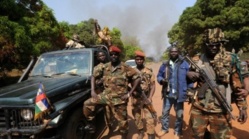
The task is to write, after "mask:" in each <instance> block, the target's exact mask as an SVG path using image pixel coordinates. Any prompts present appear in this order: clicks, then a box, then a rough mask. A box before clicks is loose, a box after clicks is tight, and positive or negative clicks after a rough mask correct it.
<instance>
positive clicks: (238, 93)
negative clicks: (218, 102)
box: [236, 89, 249, 100]
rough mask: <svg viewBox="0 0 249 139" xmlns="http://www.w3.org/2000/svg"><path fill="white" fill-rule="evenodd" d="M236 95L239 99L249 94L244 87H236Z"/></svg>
mask: <svg viewBox="0 0 249 139" xmlns="http://www.w3.org/2000/svg"><path fill="white" fill-rule="evenodd" d="M236 95H237V96H238V100H240V99H241V98H243V99H245V98H246V97H247V96H248V95H249V91H247V90H246V89H238V92H236Z"/></svg>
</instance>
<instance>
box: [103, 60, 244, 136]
mask: <svg viewBox="0 0 249 139" xmlns="http://www.w3.org/2000/svg"><path fill="white" fill-rule="evenodd" d="M160 65H161V63H151V64H148V66H149V67H151V68H152V69H153V71H154V74H155V75H156V74H157V72H158V69H159V67H160ZM247 101H248V102H249V97H247ZM153 105H154V107H155V109H156V111H157V113H158V115H159V116H160V115H161V113H162V99H161V86H160V85H159V84H158V83H156V92H155V95H154V97H153ZM189 109H190V105H188V103H185V104H184V125H183V138H182V139H189V136H190V130H189V128H188V121H189ZM128 113H129V136H128V138H130V139H136V137H137V129H136V126H135V124H134V121H133V117H132V115H131V104H130V103H129V104H128ZM233 114H234V115H235V116H238V109H237V107H236V106H235V105H233ZM248 114H249V110H248ZM174 121H175V113H174V110H173V109H171V112H170V129H169V133H168V134H166V135H164V136H163V137H162V139H173V138H174V130H173V129H174ZM232 124H233V136H232V138H231V139H248V138H249V119H248V120H247V122H246V123H245V124H240V123H238V122H236V121H233V122H232ZM160 129H161V125H160V124H157V126H156V131H159V130H160ZM102 138H103V139H104V138H106V139H109V138H110V139H119V138H120V136H118V135H115V133H114V134H111V135H110V136H107V131H106V132H105V133H104V135H103V137H102ZM146 138H148V137H147V135H146V136H145V139H146Z"/></svg>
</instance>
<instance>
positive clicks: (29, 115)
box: [21, 109, 34, 120]
mask: <svg viewBox="0 0 249 139" xmlns="http://www.w3.org/2000/svg"><path fill="white" fill-rule="evenodd" d="M21 117H22V118H23V119H24V120H32V119H33V118H34V114H33V112H32V110H30V109H22V110H21Z"/></svg>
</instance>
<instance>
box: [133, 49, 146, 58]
mask: <svg viewBox="0 0 249 139" xmlns="http://www.w3.org/2000/svg"><path fill="white" fill-rule="evenodd" d="M137 56H139V57H145V54H144V53H143V52H142V51H139V50H137V51H135V57H137Z"/></svg>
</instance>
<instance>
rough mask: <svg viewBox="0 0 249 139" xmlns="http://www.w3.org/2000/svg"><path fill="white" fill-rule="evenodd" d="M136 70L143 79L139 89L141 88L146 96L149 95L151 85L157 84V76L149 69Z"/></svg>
mask: <svg viewBox="0 0 249 139" xmlns="http://www.w3.org/2000/svg"><path fill="white" fill-rule="evenodd" d="M136 70H137V71H138V73H139V76H140V78H141V82H140V86H139V88H141V90H140V91H144V92H145V94H146V95H148V93H149V92H150V89H151V88H150V85H151V83H153V82H155V75H154V73H153V71H152V69H151V68H148V67H144V68H143V69H142V70H139V69H137V68H136ZM136 91H137V92H139V89H137V90H136ZM138 94H140V93H138Z"/></svg>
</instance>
